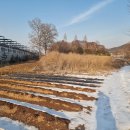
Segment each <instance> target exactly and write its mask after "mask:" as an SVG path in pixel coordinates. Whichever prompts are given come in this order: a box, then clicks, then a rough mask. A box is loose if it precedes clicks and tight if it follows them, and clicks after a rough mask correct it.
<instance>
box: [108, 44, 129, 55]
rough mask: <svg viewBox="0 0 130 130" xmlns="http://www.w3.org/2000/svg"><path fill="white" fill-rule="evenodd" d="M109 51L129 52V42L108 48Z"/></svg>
mask: <svg viewBox="0 0 130 130" xmlns="http://www.w3.org/2000/svg"><path fill="white" fill-rule="evenodd" d="M109 52H110V53H112V54H124V55H125V54H127V53H128V54H130V42H129V43H126V44H124V45H121V46H119V47H114V48H111V49H109Z"/></svg>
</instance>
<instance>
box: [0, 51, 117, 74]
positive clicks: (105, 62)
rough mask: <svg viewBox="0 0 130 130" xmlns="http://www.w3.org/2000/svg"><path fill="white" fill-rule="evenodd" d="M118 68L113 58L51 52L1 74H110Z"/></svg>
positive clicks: (5, 69)
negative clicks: (37, 59)
mask: <svg viewBox="0 0 130 130" xmlns="http://www.w3.org/2000/svg"><path fill="white" fill-rule="evenodd" d="M115 68H117V67H116V66H115V65H114V63H113V59H112V57H111V56H98V55H80V54H72V53H70V54H62V53H58V52H51V53H49V54H47V55H46V56H43V57H41V58H40V60H39V61H30V62H28V63H21V64H17V65H11V66H5V67H2V68H0V74H9V73H27V72H28V73H45V74H66V73H71V74H72V73H74V74H75V73H77V74H79V73H89V74H96V73H99V72H109V71H111V70H113V69H115Z"/></svg>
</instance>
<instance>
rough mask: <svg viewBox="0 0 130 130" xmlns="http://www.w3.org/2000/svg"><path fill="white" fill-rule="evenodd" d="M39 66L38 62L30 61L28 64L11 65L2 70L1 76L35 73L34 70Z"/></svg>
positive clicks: (0, 71)
mask: <svg viewBox="0 0 130 130" xmlns="http://www.w3.org/2000/svg"><path fill="white" fill-rule="evenodd" d="M37 66H38V64H37V61H30V62H27V63H21V64H15V65H9V66H5V67H1V68H0V75H2V74H11V73H26V72H33V70H34V69H35V68H36V67H37Z"/></svg>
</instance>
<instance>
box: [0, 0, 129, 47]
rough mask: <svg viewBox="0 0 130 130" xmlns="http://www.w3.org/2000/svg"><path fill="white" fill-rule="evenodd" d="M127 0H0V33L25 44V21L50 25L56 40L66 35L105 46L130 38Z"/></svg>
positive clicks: (117, 43) (121, 42)
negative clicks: (56, 33) (55, 29)
mask: <svg viewBox="0 0 130 130" xmlns="http://www.w3.org/2000/svg"><path fill="white" fill-rule="evenodd" d="M128 1H129V0H0V35H2V36H5V37H6V38H9V39H12V40H16V41H17V42H20V43H22V44H24V45H27V46H29V38H28V35H29V33H31V29H30V27H29V24H28V21H30V20H32V19H34V18H40V19H41V20H42V22H43V23H51V24H54V25H55V26H56V28H57V31H58V37H57V40H62V39H63V36H64V34H65V33H66V34H67V39H68V41H71V40H73V39H74V36H75V35H77V36H78V39H79V40H82V39H83V37H84V35H86V36H87V39H88V41H99V42H100V43H101V44H103V45H105V46H106V47H107V48H111V47H115V46H119V45H122V44H125V43H127V42H129V41H130V34H129V33H130V32H129V31H130V11H129V10H130V9H129V8H128Z"/></svg>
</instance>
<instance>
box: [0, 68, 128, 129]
mask: <svg viewBox="0 0 130 130" xmlns="http://www.w3.org/2000/svg"><path fill="white" fill-rule="evenodd" d="M74 76H75V75H74ZM77 77H83V78H88V77H89V78H101V79H105V80H104V82H103V84H101V87H99V88H94V89H96V90H97V92H96V93H91V94H89V93H87V92H79V91H74V90H68V89H64V90H63V89H60V88H49V89H51V90H57V91H59V92H62V91H66V92H75V93H83V94H86V95H89V96H90V95H91V96H95V97H98V100H97V101H95V102H94V101H92V102H91V101H89V102H88V101H81V100H80V101H78V100H74V99H69V98H63V97H58V96H55V95H45V94H39V93H35V94H36V95H40V96H43V97H50V98H53V99H59V100H63V101H68V102H72V103H77V104H80V105H82V106H88V105H89V106H92V109H93V110H92V112H91V114H88V113H87V111H86V109H83V111H81V112H67V111H55V110H53V109H49V108H46V107H41V106H38V105H35V104H29V103H25V102H19V101H16V100H11V99H4V98H0V100H3V101H7V102H12V103H14V104H18V105H22V106H26V107H29V108H33V109H35V110H39V111H43V112H47V113H49V114H51V115H55V116H58V117H63V118H66V119H70V120H71V123H70V126H69V127H70V128H71V129H72V128H75V127H76V126H78V125H80V124H81V125H82V124H84V126H85V129H86V130H130V66H127V67H124V68H122V69H121V70H120V71H118V72H113V73H112V74H111V75H109V76H107V77H106V76H85V75H78V76H77ZM75 87H77V86H76V85H75ZM78 87H83V86H78ZM29 93H30V92H29ZM33 94H34V93H33ZM4 124H6V125H5V126H7V127H5V126H4ZM16 124H17V123H16ZM8 126H10V127H8ZM11 126H12V127H11ZM19 126H20V127H19ZM13 127H14V128H13ZM0 128H4V129H5V130H10V129H9V128H13V130H16V129H17V130H30V128H29V127H25V126H24V125H21V124H17V125H15V123H13V121H12V120H9V119H6V118H0ZM31 128H32V127H31ZM33 129H34V128H33ZM33 129H31V130H33ZM11 130H12V129H11Z"/></svg>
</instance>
